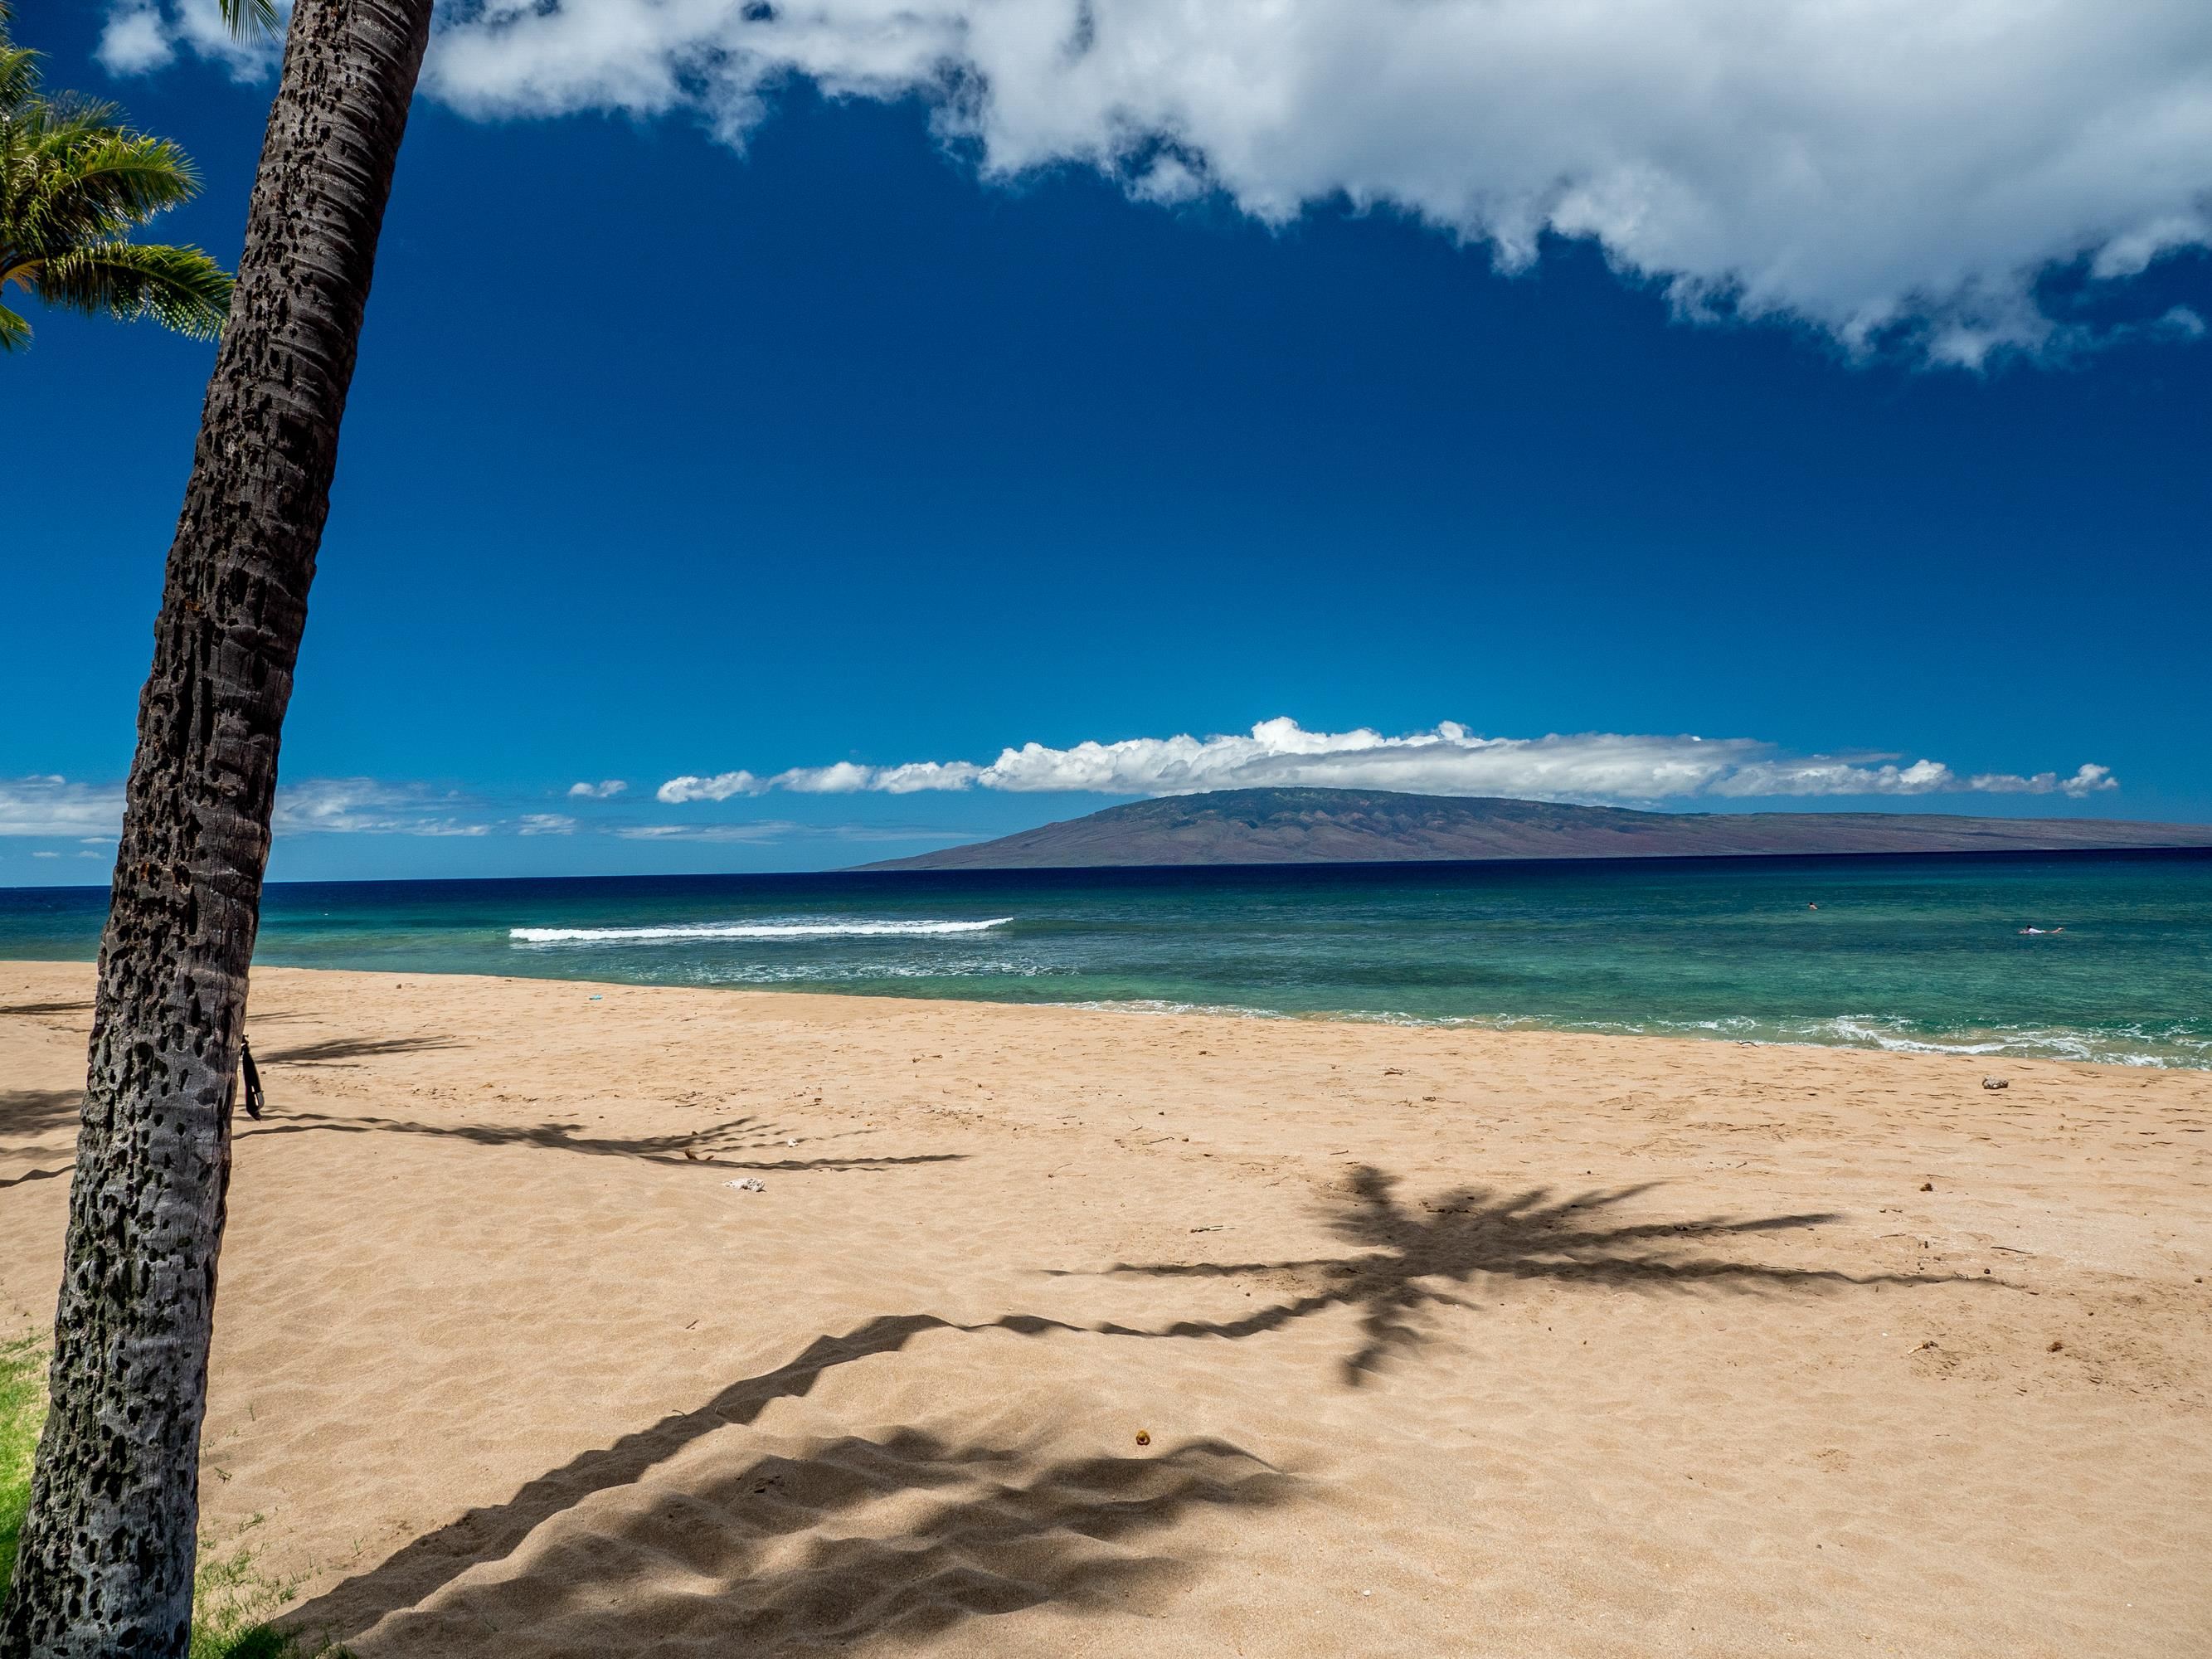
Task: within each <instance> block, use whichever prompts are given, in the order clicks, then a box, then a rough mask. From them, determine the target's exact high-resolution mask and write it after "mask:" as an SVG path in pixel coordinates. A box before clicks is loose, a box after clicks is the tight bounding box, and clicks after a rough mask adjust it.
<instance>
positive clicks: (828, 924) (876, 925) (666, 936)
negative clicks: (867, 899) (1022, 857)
mask: <svg viewBox="0 0 2212 1659" xmlns="http://www.w3.org/2000/svg"><path fill="white" fill-rule="evenodd" d="M1012 920H1013V918H1012V916H994V917H992V918H991V919H990V920H989V921H702V922H684V923H671V924H670V925H668V926H665V927H510V928H508V929H507V938H508V939H510V940H511V941H513V943H514V944H517V945H642V944H653V943H665V942H667V941H670V940H682V939H930V938H938V937H942V936H944V935H946V934H951V933H983V932H985V931H986V930H987V929H989V928H993V927H1005V926H1006V924H1007V923H1008V922H1010V921H1012Z"/></svg>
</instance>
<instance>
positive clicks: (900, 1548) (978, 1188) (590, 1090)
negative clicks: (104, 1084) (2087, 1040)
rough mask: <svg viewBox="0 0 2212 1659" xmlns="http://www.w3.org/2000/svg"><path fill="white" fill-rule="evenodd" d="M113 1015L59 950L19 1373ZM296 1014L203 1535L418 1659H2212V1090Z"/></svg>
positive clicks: (3, 1174) (1727, 1053)
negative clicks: (86, 1098)
mask: <svg viewBox="0 0 2212 1659" xmlns="http://www.w3.org/2000/svg"><path fill="white" fill-rule="evenodd" d="M91 987H92V975H91V970H90V969H89V968H88V967H86V966H83V965H80V964H55V965H45V964H36V963H5V964H0V1317H4V1320H5V1322H6V1334H9V1335H15V1334H22V1333H24V1332H27V1331H33V1330H39V1329H42V1328H44V1327H45V1326H46V1323H47V1322H49V1321H50V1319H51V1317H52V1306H53V1296H54V1289H55V1285H56V1282H57V1278H58V1272H59V1262H60V1249H61V1240H62V1229H63V1222H64V1212H65V1208H66V1204H67V1196H68V1194H67V1188H68V1178H67V1177H68V1167H69V1159H70V1145H71V1139H72V1135H73V1132H74V1114H75V1110H76V1091H77V1089H78V1087H79V1086H80V1084H81V1082H82V1069H83V1061H84V1039H85V1033H86V1030H87V1027H88V1021H89V1018H90V1008H89V999H90V996H91ZM251 1030H252V1040H253V1042H254V1045H255V1048H256V1050H257V1052H258V1054H260V1056H261V1058H262V1064H263V1067H264V1073H265V1078H266V1081H267V1085H268V1091H269V1097H270V1113H269V1115H268V1117H267V1118H266V1119H265V1120H264V1121H262V1122H260V1123H258V1124H253V1123H247V1122H246V1121H244V1119H243V1118H242V1117H241V1119H240V1135H239V1139H238V1155H237V1166H236V1173H235V1178H234V1187H233V1189H232V1194H231V1220H230V1231H229V1235H228V1243H227V1244H226V1247H225V1250H224V1255H223V1264H222V1266H223V1273H222V1299H221V1304H220V1307H219V1310H218V1322H217V1331H216V1361H215V1370H214V1377H213V1384H212V1401H211V1406H210V1413H209V1417H208V1421H207V1430H206V1439H205V1446H204V1474H203V1486H204V1506H205V1513H206V1517H207V1526H208V1528H209V1529H210V1532H211V1533H212V1534H214V1535H215V1536H216V1537H218V1538H220V1537H225V1536H231V1535H235V1534H238V1533H239V1530H240V1528H243V1527H245V1526H246V1524H247V1523H248V1522H249V1521H250V1520H251V1519H252V1517H254V1516H262V1517H264V1520H263V1521H262V1522H261V1523H260V1524H259V1525H258V1527H256V1528H254V1529H253V1532H252V1537H253V1538H254V1539H255V1540H256V1541H257V1542H258V1547H259V1548H260V1550H261V1552H262V1560H263V1562H264V1565H265V1566H266V1567H267V1568H268V1569H269V1570H270V1571H273V1572H275V1573H276V1574H277V1575H279V1576H281V1577H287V1578H290V1579H295V1580H296V1581H297V1584H298V1589H299V1595H298V1599H297V1601H296V1602H295V1611H294V1613H293V1615H292V1622H295V1623H297V1624H300V1625H301V1626H305V1627H308V1628H312V1629H314V1630H317V1631H319V1632H327V1633H328V1634H330V1635H331V1636H333V1637H336V1638H341V1639H343V1641H344V1642H345V1643H346V1644H348V1645H349V1647H350V1648H351V1649H352V1650H353V1651H354V1652H355V1653H356V1654H357V1655H359V1656H360V1659H386V1656H393V1659H396V1656H431V1655H483V1656H493V1655H497V1656H545V1659H551V1656H556V1655H557V1656H586V1655H632V1654H645V1653H648V1652H649V1653H653V1654H655V1655H661V1656H675V1655H684V1654H694V1653H696V1654H701V1655H704V1654H722V1653H730V1652H738V1651H743V1652H746V1653H752V1654H786V1653H802V1652H815V1651H820V1650H847V1649H850V1650H855V1651H865V1652H883V1653H892V1652H897V1653H907V1652H914V1653H928V1654H981V1655H993V1656H997V1655H1007V1656H1013V1655H1023V1656H1026V1655H1047V1654H1050V1655H1132V1654H1145V1655H1163V1656H1168V1655H1173V1656H1183V1655H1188V1656H1206V1659H1214V1656H1221V1655H1230V1654H1243V1655H1278V1654H1279V1655H1294V1656H1323V1655H1361V1656H1369V1655H1407V1656H1419V1655H1438V1654H1499V1655H1507V1654H1510V1655H1536V1656H1553V1655H1559V1656H1565V1655H1574V1656H1621V1659H1630V1656H1646V1655H1671V1654H1685V1655H1686V1654H1697V1655H1732V1656H1733V1655H1741V1656H1765V1655H1772V1654H1777V1653H1784V1652H1796V1653H1807V1654H1844V1653H1850V1654H1862V1653H1881V1654H1906V1655H1915V1656H1932V1655H1990V1656H1998V1655H2002V1656H2008V1659H2018V1656H2027V1655H2052V1656H2057V1655H2066V1656H2081V1655H2143V1656H2148V1655H2173V1656H2183V1655H2189V1656H2197V1655H2202V1654H2203V1653H2205V1652H2207V1651H2212V1577H2208V1575H2207V1574H2206V1572H2205V1571H2204V1563H2205V1560H2206V1559H2207V1556H2208V1552H2212V1410H2208V1407H2212V1287H2208V1285H2206V1284H2205V1282H2204V1276H2205V1275H2206V1273H2208V1271H2209V1270H2212V1144H2208V1142H2212V1136H2208V1133H2207V1132H2208V1130H2212V1074H2207V1073H2191V1072H2168V1071H2154V1070H2130V1069H2121V1068H2102V1067H2093V1066H2072V1065H2065V1064H2060V1063H2055V1062H2027V1061H2019V1060H1998V1061H1990V1060H1960V1059H1952V1058H1942V1057H1929V1056H1919V1055H1902V1054H1879V1053H1868V1052H1857V1051H1844V1050H1839V1049H1820V1048H1781V1047H1761V1048H1752V1047H1738V1046H1735V1045H1734V1044H1730V1043H1723V1042H1691V1041H1683V1040H1656V1039H1644V1038H1632V1037H1593V1036H1558V1035H1551V1034H1544V1033H1538V1032H1512V1033H1497V1032H1486V1031H1475V1030H1438V1029H1420V1030H1410V1029H1401V1028H1394V1027H1389V1026H1383V1025H1375V1024H1346V1023H1330V1022H1322V1021H1269V1020H1257V1019H1237V1018H1215V1017H1200V1016H1182V1015H1170V1014H1150V1013H1139V1012H1115V1011H1094V1010H1085V1009H1071V1008H1042V1007H1036V1008H1018V1007H1006V1006H984V1005H975V1004H961V1003H946V1002H920V1001H896V1000H878V999H864V998H839V997H828V996H813V995H799V994H739V993H732V992H727V991H703V990H702V991H684V990H672V989H641V988H632V987H618V986H598V985H586V984H579V983H563V982H554V981H512V980H493V979H470V978H459V977H448V978H407V979H398V978H393V977H391V976H385V975H366V974H341V973H317V972H307V971H299V970H289V971H288V970H264V971H263V972H260V973H258V974H257V975H256V977H255V983H254V987H253V996H252V1022H251ZM1985 1075H1996V1076H2002V1077H2003V1078H2004V1079H2007V1081H2008V1085H2009V1086H2008V1088H2006V1089H2004V1090H2002V1091H1988V1090H1984V1087H1983V1086H1982V1079H1983V1078H1984V1076H1985ZM749 1180H757V1181H758V1182H760V1183H761V1189H760V1190H757V1191H756V1190H748V1189H746V1188H743V1187H741V1186H737V1185H733V1184H732V1183H735V1182H745V1181H749Z"/></svg>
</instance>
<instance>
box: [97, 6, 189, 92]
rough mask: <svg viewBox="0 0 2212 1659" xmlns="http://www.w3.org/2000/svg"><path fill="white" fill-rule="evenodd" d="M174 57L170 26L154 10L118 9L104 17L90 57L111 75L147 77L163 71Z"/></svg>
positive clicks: (143, 7) (174, 45) (138, 7)
mask: <svg viewBox="0 0 2212 1659" xmlns="http://www.w3.org/2000/svg"><path fill="white" fill-rule="evenodd" d="M176 55H177V48H176V44H175V43H174V42H173V40H171V39H170V38H169V25H168V22H167V20H166V19H165V18H163V17H162V15H161V11H160V9H158V8H157V7H155V6H150V5H128V6H119V7H118V8H117V9H115V10H113V11H111V12H110V13H108V15H107V24H106V27H104V28H102V29H101V30H100V46H99V48H98V49H97V50H96V51H95V52H94V53H93V56H94V58H98V59H99V60H100V67H101V68H102V69H104V70H106V71H107V72H108V73H109V74H110V75H147V74H150V73H151V72H152V71H154V70H157V69H165V68H167V66H168V64H170V63H171V62H172V61H173V60H174V58H176Z"/></svg>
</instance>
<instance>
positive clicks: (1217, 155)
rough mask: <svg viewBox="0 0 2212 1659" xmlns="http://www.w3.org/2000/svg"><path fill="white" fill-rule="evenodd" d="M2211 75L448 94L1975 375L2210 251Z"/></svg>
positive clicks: (1920, 16)
mask: <svg viewBox="0 0 2212 1659" xmlns="http://www.w3.org/2000/svg"><path fill="white" fill-rule="evenodd" d="M109 40H112V43H113V44H112V53H113V55H114V57H115V59H116V61H117V63H118V64H139V65H143V66H145V67H151V66H153V64H155V62H157V61H160V58H159V52H160V50H161V49H163V48H167V46H169V43H170V42H171V41H177V42H181V43H182V44H184V45H185V46H188V47H190V48H191V50H192V51H193V52H197V53H198V54H200V55H201V56H204V57H207V58H213V59H215V60H216V61H218V62H220V63H222V64H224V65H225V66H226V67H227V68H228V69H229V70H230V71H231V72H232V73H233V74H234V75H237V76H242V77H243V76H252V75H255V74H260V73H264V72H266V70H268V69H269V68H270V66H272V65H273V64H274V61H275V58H274V54H273V52H272V50H271V49H270V46H268V45H267V44H266V43H264V44H262V45H259V46H247V47H241V46H240V45H239V44H238V43H237V42H236V41H235V40H233V39H232V38H231V37H230V36H229V34H228V31H227V30H226V29H225V28H224V27H222V23H221V22H220V20H219V19H218V18H217V16H216V8H215V0H118V3H117V5H116V7H115V9H113V10H112V12H111V21H110V23H109V33H108V36H107V37H104V44H103V52H108V51H110V50H111V47H110V46H108V45H107V44H106V41H109ZM2208 65H2212V7H2208V6H2207V5H2205V4H2204V3H2203V0H2129V3H2127V4H2125V5H2122V6H2115V5H2113V4H2112V3H2110V0H2037V3H2035V4H2033V5H2027V4H2022V3H2020V0H1203V3H1200V0H777V3H775V4H773V5H761V4H744V3H739V0H450V3H448V4H447V6H446V7H445V8H444V9H442V11H441V16H440V27H439V30H438V33H437V35H436V36H435V39H434V40H433V42H432V46H431V55H430V58H429V61H428V64H427V66H426V68H425V71H424V82H423V84H424V87H425V88H426V90H427V91H428V92H429V93H430V94H432V95H435V96H437V97H439V98H441V99H443V100H445V101H446V102H447V103H449V104H451V105H453V106H456V107H458V108H459V109H461V110H463V111H465V112H470V113H473V114H477V115H480V116H487V117H509V116H516V115H542V114H556V113H564V112H573V111H577V110H584V109H605V110H617V111H622V112H626V113H629V114H631V115H635V116H642V117H653V116H661V115H667V114H671V113H677V112H687V113H690V114H691V115H693V116H695V117H696V118H701V119H702V120H704V121H705V122H707V123H708V125H709V126H710V127H711V128H712V129H713V131H714V132H715V133H717V134H718V135H719V136H720V137H722V138H723V139H725V140H726V141H727V142H729V143H732V144H742V143H744V139H745V137H746V136H747V135H748V134H749V133H750V131H751V130H752V129H753V128H754V127H755V126H756V125H758V124H759V123H760V122H761V121H762V120H763V118H766V116H767V115H768V113H769V110H770V108H771V106H772V104H773V100H774V96H775V91H776V89H777V88H779V86H781V84H783V83H785V82H788V81H790V80H793V79H805V80H811V82H814V83H815V84H816V85H817V86H819V87H820V88H823V90H824V91H826V92H828V93H829V94H830V95H832V96H835V97H860V98H877V99H900V98H908V97H919V98H921V99H922V100H926V101H927V102H928V103H929V105H930V106H932V108H933V111H934V115H935V119H936V122H937V125H938V128H939V131H940V132H941V133H942V134H943V135H944V136H945V137H946V138H947V139H948V140H950V141H951V142H953V143H957V144H960V145H962V146H963V147H966V148H968V149H970V150H971V151H972V153H973V154H974V155H975V157H976V158H977V160H978V162H979V164H980V166H981V169H982V171H983V172H984V173H985V174H986V175H987V176H988V177H991V178H994V179H1011V178H1015V177H1018V176H1020V175H1023V174H1025V173H1033V172H1036V171H1037V170H1040V169H1043V168H1048V167H1054V166H1057V165H1061V164H1066V163H1073V164H1076V165H1079V166H1087V167H1096V168H1098V169H1100V170H1102V171H1103V172H1105V173H1109V174H1110V175H1111V176H1113V177H1114V178H1115V179H1118V180H1119V181H1120V182H1121V185H1123V186H1124V187H1125V188H1126V189H1127V190H1128V191H1129V192H1130V193H1131V194H1132V195H1133V196H1135V197H1139V198H1142V199H1147V200H1152V201H1158V202H1162V203H1175V202H1181V201H1185V200H1188V199H1190V198H1192V197H1196V196H1200V195H1205V194H1208V193H1212V194H1216V195H1218V196H1219V197H1223V198H1225V199H1226V200H1228V201H1230V202H1231V203H1233V204H1236V206H1237V207H1238V208H1239V209H1241V210H1243V211H1244V212H1245V213H1248V214H1249V215H1251V216H1254V217H1255V218H1256V219H1259V220H1260V221H1261V222H1265V223H1267V224H1271V225H1281V224H1285V223H1287V222H1291V221H1292V220H1294V219H1296V218H1297V216H1298V215H1299V214H1300V213H1301V212H1302V211H1304V210H1305V209H1306V208H1308V207H1309V206H1310V205H1312V204H1316V203H1326V202H1329V201H1332V200H1338V199H1345V200H1349V201H1350V202H1352V204H1355V205H1356V206H1358V207H1360V208H1370V207H1377V206H1386V207H1389V208H1394V209H1396V210H1401V211H1403V212H1405V213H1407V214H1409V215H1411V216H1414V217H1415V218H1417V219H1419V220H1420V221H1421V222H1425V223H1426V224H1428V225H1431V226H1432V227H1434V228H1437V229H1438V230H1439V231H1441V232H1443V234H1447V235H1449V236H1451V237H1453V238H1455V239H1457V240H1462V241H1465V242H1468V243H1471V244H1475V245H1480V246H1483V247H1486V249H1487V250H1488V251H1489V252H1490V254H1491V256H1492V258H1493V259H1494V260H1495V261H1496V262H1497V264H1499V265H1500V266H1501V267H1503V268H1504V269H1507V270H1515V269H1520V268H1522V267H1524V266H1526V265H1527V264H1528V263H1529V262H1530V261H1531V260H1532V259H1533V258H1534V254H1535V252H1536V250H1537V248H1538V246H1539V242H1540V239H1541V237H1542V236H1543V235H1544V234H1547V233H1549V234H1558V235H1563V236H1569V237H1581V238H1588V239H1589V240H1593V241H1595V243H1597V244H1598V245H1599V246H1601V247H1602V248H1603V250H1604V252H1605V253H1606V255H1607V258H1609V259H1610V260H1611V261H1612V262H1613V264H1615V265H1616V266H1618V267H1619V268H1620V269H1621V270H1625V271H1628V272H1632V273H1636V274H1638V275H1641V276H1646V277H1650V278H1652V279H1654V280H1656V281H1658V282H1661V283H1663V284H1665V285H1666V287H1667V289H1668V292H1669V294H1670V295H1672V297H1673V299H1674V302H1675V305H1676V307H1677V308H1678V310H1679V311H1680V313H1682V314H1683V315H1685V316H1688V317H1698V318H1711V317H1716V316H1724V315H1729V314H1738V315H1745V316H1750V317H1755V318H1790V319H1798V320H1802V321H1804V322H1807V323H1809V324H1811V325H1814V326H1815V327H1818V328H1820V329H1821V330H1824V331H1826V332H1827V333H1829V334H1830V335H1832V337H1835V338H1836V339H1838V340H1839V341H1841V342H1843V343H1844V344H1845V345H1846V346H1847V347H1850V348H1851V349H1855V350H1858V349H1871V348H1874V347H1877V346H1882V345H1895V346H1899V347H1903V348H1905V349H1911V350H1913V351H1917V352H1918V353H1919V354H1921V355H1923V356H1924V357H1925V358H1926V359H1927V360H1928V361H1930V362H1945V363H1959V364H1970V365H1971V364H1976V363H1979V362H1982V361H1983V360H1984V358H1986V357H1987V356H1989V354H1990V353H1991V352H1992V351H1996V350H1999V349H2026V350H2036V349H2043V348H2046V347H2057V346H2065V345H2080V344H2084V343H2090V342H2091V340H2092V338H2093V336H2092V335H2091V334H2090V332H2089V331H2087V330H2086V329H2084V328H2082V327H2081V326H2079V325H2069V324H2066V323H2063V322H2062V321H2060V320H2058V319H2054V318H2053V317H2052V316H2051V314H2049V313H2047V312H2046V311H2045V309H2044V307H2042V306H2041V304H2039V301H2038V298H2037V295H2036V294H2035V291H2034V279H2035V277H2036V276H2037V274H2038V273H2039V272H2042V271H2045V270H2050V269H2051V268H2052V267H2054V266H2057V265H2075V264H2078V265H2080V266H2081V268H2083V269H2085V270H2087V274H2088V275H2089V276H2091V277H2092V278H2093V279H2094V280H2097V281H2100V282H2106V283H2110V282H2117V281H2121V280H2124V279H2125V278H2127V277H2129V276H2134V275H2136V274H2138V273H2140V272H2141V271H2142V270H2144V269H2146V268H2147V267H2148V264H2150V263H2151V262H2152V261H2153V260H2154V259H2156V258H2159V257H2160V256H2161V255H2164V254H2167V253H2170V252H2174V251H2176V250H2178V249H2181V248H2186V247H2191V246H2204V245H2206V244H2208V243H2212V73H2208ZM118 72H128V71H124V70H118ZM2131 332H2134V331H2133V330H2131V329H2126V328H2123V329H2120V330H2118V331H2116V334H2115V337H2124V336H2125V335H2128V334H2130V333H2131ZM2169 337H2175V338H2188V337H2190V336H2189V335H2188V334H2186V332H2170V334H2169Z"/></svg>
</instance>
